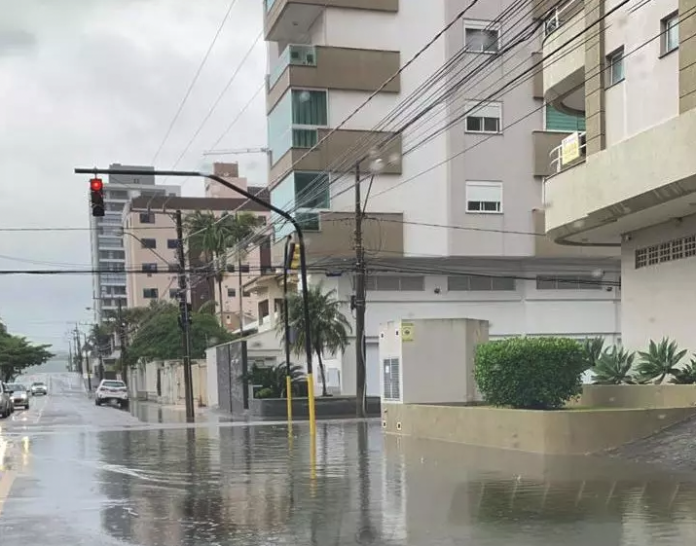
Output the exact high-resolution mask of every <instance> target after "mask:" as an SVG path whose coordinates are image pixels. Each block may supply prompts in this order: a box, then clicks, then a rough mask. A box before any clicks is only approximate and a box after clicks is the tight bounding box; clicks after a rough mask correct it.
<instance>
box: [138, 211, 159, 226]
mask: <svg viewBox="0 0 696 546" xmlns="http://www.w3.org/2000/svg"><path fill="white" fill-rule="evenodd" d="M140 223H141V224H154V223H155V215H154V214H153V213H152V212H141V213H140Z"/></svg>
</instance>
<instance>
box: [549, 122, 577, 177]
mask: <svg viewBox="0 0 696 546" xmlns="http://www.w3.org/2000/svg"><path fill="white" fill-rule="evenodd" d="M582 157H585V132H584V131H577V132H575V133H571V134H570V135H569V136H567V137H566V138H564V139H563V142H561V144H560V145H558V146H556V147H555V148H553V149H552V150H551V151H550V152H549V158H550V160H551V162H550V163H549V165H550V167H551V168H550V171H551V174H557V173H560V172H561V171H562V170H563V168H564V167H567V166H569V165H571V164H574V163H575V162H576V161H577V160H578V159H580V158H582Z"/></svg>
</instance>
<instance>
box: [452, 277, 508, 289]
mask: <svg viewBox="0 0 696 546" xmlns="http://www.w3.org/2000/svg"><path fill="white" fill-rule="evenodd" d="M516 288H517V287H516V285H515V279H513V278H510V277H494V276H486V275H457V276H450V277H447V290H448V291H449V292H469V291H470V292H483V291H508V292H509V291H515V290H516Z"/></svg>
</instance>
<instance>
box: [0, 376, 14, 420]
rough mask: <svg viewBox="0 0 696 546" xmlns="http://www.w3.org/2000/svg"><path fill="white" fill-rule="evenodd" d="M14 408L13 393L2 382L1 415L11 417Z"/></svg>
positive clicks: (0, 390) (0, 395)
mask: <svg viewBox="0 0 696 546" xmlns="http://www.w3.org/2000/svg"><path fill="white" fill-rule="evenodd" d="M13 409H14V406H13V405H12V395H10V393H9V392H8V391H7V387H5V384H4V383H2V382H0V417H9V415H10V413H12V410H13Z"/></svg>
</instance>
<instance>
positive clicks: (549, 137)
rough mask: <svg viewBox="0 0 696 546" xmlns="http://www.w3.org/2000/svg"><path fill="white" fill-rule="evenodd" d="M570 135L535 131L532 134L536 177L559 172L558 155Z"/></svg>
mask: <svg viewBox="0 0 696 546" xmlns="http://www.w3.org/2000/svg"><path fill="white" fill-rule="evenodd" d="M569 134H570V133H560V132H557V131H534V132H533V133H532V141H533V150H534V176H544V177H545V176H549V175H551V174H555V173H556V171H557V166H556V164H557V161H558V158H557V154H558V151H559V149H560V146H561V142H562V141H563V139H564V138H566V137H567V136H568V135H569Z"/></svg>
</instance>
